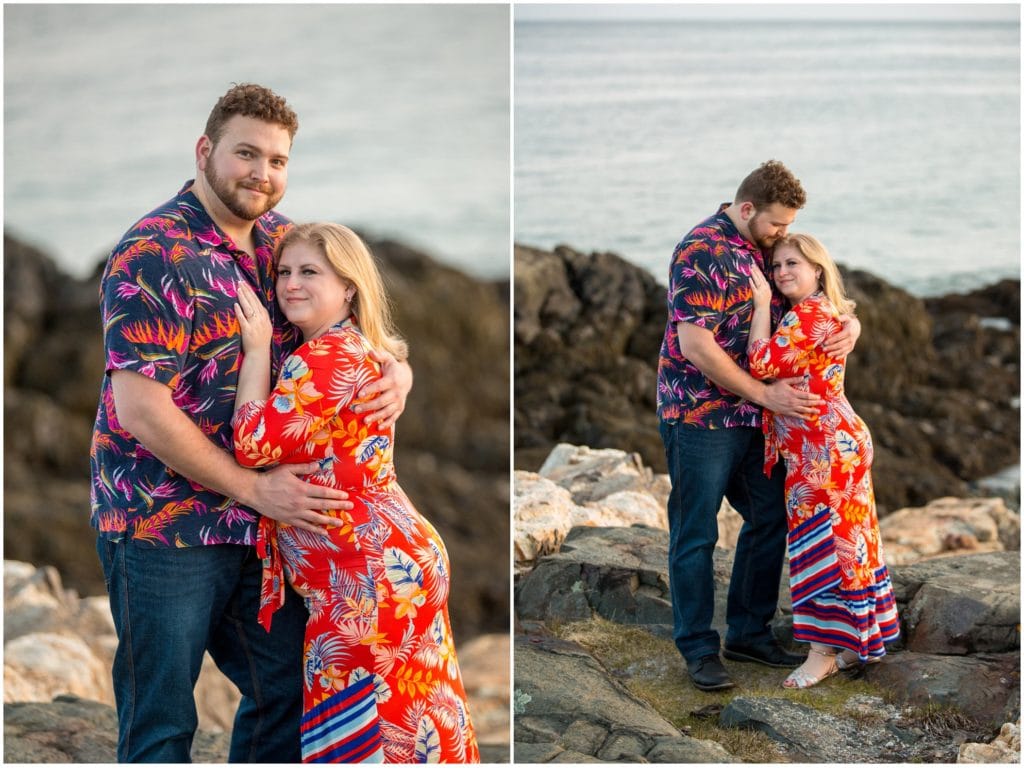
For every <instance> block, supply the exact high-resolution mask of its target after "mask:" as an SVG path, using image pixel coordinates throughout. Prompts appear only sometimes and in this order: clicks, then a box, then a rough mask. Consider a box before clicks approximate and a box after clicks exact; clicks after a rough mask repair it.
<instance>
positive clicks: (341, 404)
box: [232, 334, 372, 468]
mask: <svg viewBox="0 0 1024 783" xmlns="http://www.w3.org/2000/svg"><path fill="white" fill-rule="evenodd" d="M365 356H366V351H365V349H364V348H363V347H362V345H361V342H360V340H359V339H358V336H356V338H355V339H352V338H351V337H349V336H346V335H336V334H331V335H326V336H324V337H322V338H319V339H317V340H312V341H310V342H308V343H306V344H304V345H303V346H302V347H300V348H299V349H298V350H297V351H296V352H295V353H293V354H292V355H291V356H289V357H288V358H287V359H286V360H285V363H284V367H282V368H281V374H280V376H279V377H278V380H277V385H276V386H275V387H274V389H273V391H272V392H271V393H270V397H269V398H268V399H266V400H252V401H250V402H248V403H246V404H245V405H243V406H242V407H241V408H239V409H238V411H237V412H236V413H235V416H234V418H233V420H232V425H233V426H234V446H235V459H236V460H238V462H239V464H241V465H245V466H246V467H253V468H257V467H268V466H271V465H278V464H281V463H289V462H292V463H294V462H305V461H308V460H310V459H311V458H312V454H313V453H314V451H315V450H316V447H317V445H318V444H321V443H323V442H325V441H327V440H328V439H329V438H330V437H331V431H330V428H331V427H332V426H334V422H335V419H336V417H337V415H338V413H339V411H341V410H343V409H344V408H346V407H347V406H349V405H351V404H352V403H353V402H354V401H355V400H356V398H357V394H358V391H359V390H360V389H361V388H362V387H363V386H365V385H366V383H367V382H369V381H370V380H372V378H371V377H370V369H371V368H370V366H369V363H368V362H366V361H365Z"/></svg>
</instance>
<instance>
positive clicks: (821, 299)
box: [748, 292, 899, 661]
mask: <svg viewBox="0 0 1024 783" xmlns="http://www.w3.org/2000/svg"><path fill="white" fill-rule="evenodd" d="M840 328H841V324H840V323H839V320H838V313H837V312H836V310H835V307H834V306H833V305H832V303H831V302H830V301H829V300H828V298H827V297H826V296H824V294H822V293H820V292H818V293H815V294H812V295H811V296H809V297H808V298H806V299H804V300H803V301H802V302H800V303H799V304H797V305H795V306H794V307H793V309H791V310H790V311H789V312H788V313H786V314H785V315H784V316H783V318H782V320H781V321H780V323H779V327H778V329H777V330H776V331H775V333H774V334H773V335H772V336H771V337H770V338H769V339H767V340H757V341H754V342H752V343H751V344H750V347H749V349H748V354H749V357H750V372H751V374H752V375H753V376H754V377H755V378H801V377H802V378H803V379H804V380H805V385H802V386H801V388H803V389H805V390H807V391H811V392H813V393H815V394H818V395H820V396H821V397H822V399H823V404H822V406H821V410H820V412H819V413H818V414H817V415H816V416H815V418H814V419H813V420H809V421H805V420H803V419H799V418H796V417H792V416H781V415H773V414H772V413H770V412H769V411H765V413H764V429H765V472H766V473H769V472H770V471H771V468H772V466H774V464H775V463H776V461H777V459H778V455H779V454H781V455H782V458H783V459H784V460H785V463H786V515H787V517H788V519H789V535H788V548H789V580H790V588H791V592H792V596H793V638H794V639H796V640H797V641H801V642H817V643H819V644H825V645H830V646H834V647H841V648H844V649H847V650H852V651H853V652H855V653H857V655H858V657H859V658H860V660H861V661H866V660H867V659H868V658H872V657H877V656H881V655H884V654H885V645H884V643H885V642H890V641H893V640H895V639H896V638H897V637H898V636H899V618H898V617H897V614H896V600H895V597H894V596H893V592H892V583H891V582H890V580H889V572H888V570H887V569H886V567H885V560H884V557H883V553H882V540H881V535H880V533H879V530H878V516H877V513H876V511H875V496H874V490H873V488H872V484H871V462H872V457H873V447H872V444H871V434H870V433H869V432H868V428H867V426H866V425H865V424H864V422H863V421H862V420H861V418H860V417H859V416H858V415H857V414H856V413H854V412H853V408H851V407H850V403H849V401H848V400H847V399H846V395H845V393H844V391H843V380H844V378H845V375H846V361H845V359H832V358H831V357H829V356H828V355H827V354H826V353H825V352H824V351H823V350H822V349H821V343H822V342H823V341H824V340H825V339H826V338H827V337H828V336H829V335H831V334H834V333H835V332H838V331H839V330H840Z"/></svg>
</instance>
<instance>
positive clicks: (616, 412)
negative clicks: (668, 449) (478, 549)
mask: <svg viewBox="0 0 1024 783" xmlns="http://www.w3.org/2000/svg"><path fill="white" fill-rule="evenodd" d="M515 268H516V269H515V282H514V285H515V312H514V317H513V336H514V342H515V357H516V359H515V362H516V367H515V379H514V382H515V444H514V447H515V462H516V467H517V468H518V469H521V470H532V471H535V470H537V468H538V467H539V466H540V464H541V463H542V462H543V460H544V458H545V457H546V456H547V455H548V453H550V451H551V449H552V448H553V447H554V446H555V445H556V444H558V443H563V442H565V443H574V444H577V445H587V446H591V447H595V448H617V449H622V450H625V451H631V452H638V453H639V454H640V455H641V456H642V458H643V460H644V462H645V463H646V464H648V465H651V466H652V467H653V468H654V470H655V471H657V472H665V471H666V469H667V468H666V464H665V454H664V450H663V447H662V444H661V439H660V438H659V436H658V429H657V420H656V414H655V404H656V372H657V361H658V351H659V348H660V345H661V339H662V335H663V333H664V329H665V317H666V290H665V286H664V283H663V282H662V281H658V280H655V279H654V277H653V276H651V275H650V274H648V273H647V272H645V271H644V270H641V269H639V268H638V267H635V266H633V265H632V264H630V263H629V262H628V261H626V260H624V259H622V258H620V257H618V256H615V255H613V254H610V253H593V254H589V255H586V254H582V253H579V252H577V251H575V250H573V249H571V248H568V247H564V246H560V247H557V248H555V250H554V251H553V252H546V251H542V250H538V249H536V248H530V247H525V246H521V245H517V246H516V248H515ZM844 279H845V281H846V283H847V288H848V291H849V293H850V294H851V296H852V297H853V298H854V299H855V300H857V302H858V306H857V311H856V312H857V315H858V317H859V318H860V320H861V323H862V326H863V331H862V335H861V338H860V341H859V342H858V345H857V349H856V350H855V351H854V353H853V354H852V355H851V358H850V360H849V371H848V374H847V389H848V394H849V396H850V399H851V402H852V403H853V405H854V407H855V408H856V410H857V412H858V413H859V414H860V415H861V417H862V418H863V419H864V420H865V421H866V422H867V424H868V426H869V428H870V429H871V432H872V435H873V439H874V443H875V471H874V472H875V476H876V482H875V492H876V499H877V501H878V506H879V511H880V513H881V514H885V513H888V512H889V511H894V510H896V509H897V508H904V507H907V506H914V505H924V504H925V503H927V502H928V501H930V500H933V499H935V498H937V497H942V496H945V495H958V496H963V495H966V494H968V493H969V492H970V491H972V487H973V484H972V482H975V481H977V480H978V479H981V478H984V477H986V476H989V475H991V474H994V473H997V472H998V471H999V470H1001V469H1003V468H1005V467H1007V466H1009V465H1014V464H1016V463H1017V462H1018V461H1019V458H1020V443H1019V441H1020V414H1019V401H1018V399H1019V394H1020V378H1019V375H1020V358H1019V357H1020V323H1019V322H1020V317H1019V310H1015V309H1014V308H1015V307H1017V308H1019V302H1020V281H1017V280H1006V281H1003V282H1001V283H998V284H996V285H994V286H990V287H988V288H986V289H983V290H982V291H978V292H975V293H974V294H968V295H953V296H947V297H938V298H933V299H923V300H922V299H918V298H915V297H913V296H911V295H910V294H908V293H906V292H905V291H902V290H900V289H898V288H896V287H894V286H891V285H889V284H887V283H885V282H884V281H882V280H881V279H879V278H877V277H875V276H873V275H871V274H868V273H866V272H862V271H856V270H844ZM880 477H884V480H881V478H880ZM1018 502H1019V499H1018Z"/></svg>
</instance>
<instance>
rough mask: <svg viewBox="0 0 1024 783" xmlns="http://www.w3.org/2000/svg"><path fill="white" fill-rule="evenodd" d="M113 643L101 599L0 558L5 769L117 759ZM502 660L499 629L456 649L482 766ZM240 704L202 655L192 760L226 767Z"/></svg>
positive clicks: (501, 690)
mask: <svg viewBox="0 0 1024 783" xmlns="http://www.w3.org/2000/svg"><path fill="white" fill-rule="evenodd" d="M116 644H117V638H116V635H115V632H114V623H113V620H112V619H111V616H110V607H109V604H108V603H107V599H106V597H105V596H103V597H98V596H93V597H88V598H81V597H79V596H78V594H77V593H76V592H75V591H74V590H72V589H68V588H66V587H65V586H64V584H63V581H62V580H61V576H60V573H59V572H58V571H57V569H55V568H53V567H52V566H44V567H42V568H36V567H35V566H33V565H31V564H29V563H22V562H18V561H13V560H5V561H4V762H5V763H72V762H94V763H114V762H115V761H116V749H117V716H116V713H115V711H114V707H113V705H114V695H113V686H112V684H111V680H110V669H111V665H112V662H113V656H114V650H115V647H116ZM509 655H510V651H509V637H508V633H507V632H505V633H491V634H483V635H480V636H477V637H475V638H473V639H466V640H465V643H464V644H460V645H459V664H460V668H461V670H462V675H463V681H464V683H465V686H466V693H467V695H468V697H469V703H470V709H471V710H472V713H471V714H472V716H473V723H474V728H475V729H476V733H477V739H478V741H479V742H480V745H481V756H482V760H483V761H484V762H485V763H502V762H506V761H508V759H509V718H508V715H509V664H510V661H509ZM239 699H240V696H239V693H238V690H237V689H236V688H235V686H234V685H232V684H231V682H230V681H229V680H228V679H227V678H226V677H225V676H224V675H223V674H221V673H220V671H219V670H218V669H217V667H216V665H215V664H214V663H213V660H212V659H211V658H210V656H209V655H207V656H206V657H205V659H204V661H203V668H202V671H201V673H200V675H199V682H198V684H197V685H196V708H197V711H198V719H199V731H198V733H197V736H196V741H195V745H194V747H193V761H196V762H208V763H213V762H218V763H219V762H226V761H227V756H228V748H229V746H230V739H231V726H232V721H233V719H234V714H235V710H236V709H237V707H238V702H239Z"/></svg>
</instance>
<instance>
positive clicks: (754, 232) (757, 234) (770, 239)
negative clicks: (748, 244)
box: [747, 212, 779, 250]
mask: <svg viewBox="0 0 1024 783" xmlns="http://www.w3.org/2000/svg"><path fill="white" fill-rule="evenodd" d="M759 214H760V213H758V212H755V213H754V216H753V217H752V218H750V220H748V221H747V231H749V232H750V236H751V237H752V238H753V240H754V244H755V245H757V246H758V247H759V248H761V249H762V250H771V249H772V248H773V247H775V243H776V242H778V241H779V237H778V236H776V235H775V234H770V235H769V234H764V233H762V232H761V231H760V230H758V227H757V226H756V225H755V222H756V221H757V217H758V215H759Z"/></svg>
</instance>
